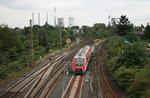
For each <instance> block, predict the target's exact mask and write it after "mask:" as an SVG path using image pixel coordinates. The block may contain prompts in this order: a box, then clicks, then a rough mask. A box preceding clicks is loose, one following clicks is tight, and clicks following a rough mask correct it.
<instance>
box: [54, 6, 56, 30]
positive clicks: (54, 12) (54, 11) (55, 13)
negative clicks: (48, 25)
mask: <svg viewBox="0 0 150 98" xmlns="http://www.w3.org/2000/svg"><path fill="white" fill-rule="evenodd" d="M54 27H56V7H54Z"/></svg>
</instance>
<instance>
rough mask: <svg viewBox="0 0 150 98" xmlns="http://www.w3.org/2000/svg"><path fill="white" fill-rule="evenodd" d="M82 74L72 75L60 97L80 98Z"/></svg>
mask: <svg viewBox="0 0 150 98" xmlns="http://www.w3.org/2000/svg"><path fill="white" fill-rule="evenodd" d="M83 79H84V76H83V75H73V76H72V78H71V80H70V82H69V85H68V87H67V88H66V90H65V92H64V94H63V95H62V98H81V92H82V86H83Z"/></svg>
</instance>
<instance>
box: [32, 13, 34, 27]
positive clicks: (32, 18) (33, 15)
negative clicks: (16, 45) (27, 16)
mask: <svg viewBox="0 0 150 98" xmlns="http://www.w3.org/2000/svg"><path fill="white" fill-rule="evenodd" d="M32 25H34V13H33V12H32Z"/></svg>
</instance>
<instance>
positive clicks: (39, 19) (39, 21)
mask: <svg viewBox="0 0 150 98" xmlns="http://www.w3.org/2000/svg"><path fill="white" fill-rule="evenodd" d="M38 24H39V26H40V13H39V12H38Z"/></svg>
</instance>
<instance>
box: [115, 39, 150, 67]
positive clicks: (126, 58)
mask: <svg viewBox="0 0 150 98" xmlns="http://www.w3.org/2000/svg"><path fill="white" fill-rule="evenodd" d="M146 46H147V43H145V42H142V41H138V42H136V43H131V44H130V43H129V44H125V45H124V47H123V48H122V51H123V52H122V54H121V55H120V56H119V58H118V60H117V63H118V64H119V65H120V66H124V65H125V66H126V67H127V68H129V67H139V68H143V67H144V66H145V65H146V64H147V61H148V60H147V51H146Z"/></svg>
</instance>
